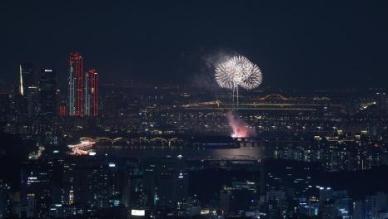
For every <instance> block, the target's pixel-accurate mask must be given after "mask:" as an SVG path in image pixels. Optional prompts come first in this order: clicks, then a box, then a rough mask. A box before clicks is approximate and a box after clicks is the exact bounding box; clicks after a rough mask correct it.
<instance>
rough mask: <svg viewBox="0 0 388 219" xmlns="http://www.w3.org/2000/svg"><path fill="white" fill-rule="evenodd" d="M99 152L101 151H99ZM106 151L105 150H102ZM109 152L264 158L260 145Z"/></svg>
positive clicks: (136, 155)
mask: <svg viewBox="0 0 388 219" xmlns="http://www.w3.org/2000/svg"><path fill="white" fill-rule="evenodd" d="M97 153H99V152H98V151H97ZM100 153H104V152H100ZM107 153H108V154H111V155H114V156H119V157H134V158H147V157H167V156H171V157H177V156H178V155H182V156H183V157H184V158H185V159H199V160H201V159H214V160H260V159H262V158H263V153H262V149H261V148H259V147H241V148H223V149H199V150H198V149H169V148H165V149H160V148H157V149H151V148H150V149H128V150H125V151H124V150H110V151H109V152H107Z"/></svg>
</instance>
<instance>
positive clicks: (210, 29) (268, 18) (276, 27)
mask: <svg viewBox="0 0 388 219" xmlns="http://www.w3.org/2000/svg"><path fill="white" fill-rule="evenodd" d="M97 2H98V3H97ZM0 27H1V31H0V45H1V46H0V60H1V62H0V63H1V67H0V80H1V81H0V82H1V83H2V84H6V83H8V82H14V81H15V80H16V79H15V78H16V74H17V71H18V64H19V63H22V62H31V63H34V64H35V65H36V66H37V67H40V66H42V65H50V66H53V67H55V68H56V69H57V71H58V74H59V75H60V77H63V78H65V77H66V76H67V59H68V54H69V52H70V51H75V50H76V51H80V52H81V53H82V55H83V56H84V58H85V61H86V66H87V67H95V68H97V70H98V71H99V72H100V75H101V77H102V80H103V81H105V82H108V81H109V82H114V81H117V80H140V81H150V82H155V83H156V82H160V81H161V82H176V83H189V84H190V83H194V82H193V81H194V80H197V78H199V77H197V76H198V75H201V74H209V71H210V70H209V69H208V68H206V64H205V62H206V61H205V60H206V59H207V57H209V56H216V55H219V54H224V53H239V54H242V55H245V56H247V57H248V58H249V59H251V60H252V61H254V62H255V63H256V64H258V65H259V66H260V67H261V68H262V71H263V73H264V85H265V86H270V87H279V88H340V87H347V88H351V87H355V88H357V87H387V84H388V83H387V82H388V70H387V69H388V1H383V0H381V1H315V0H314V1H312V0H309V1H265V2H264V1H248V0H245V1H243V0H240V1H237V0H235V1H225V0H224V1H210V0H206V1H205V0H204V1H199V0H196V1H186V0H179V1H162V0H159V1H136V2H135V1H129V0H124V1H114V3H113V1H80V0H78V1H75V0H74V1H70V0H66V1H27V0H26V1H4V0H2V1H1V3H0ZM197 83H198V82H197Z"/></svg>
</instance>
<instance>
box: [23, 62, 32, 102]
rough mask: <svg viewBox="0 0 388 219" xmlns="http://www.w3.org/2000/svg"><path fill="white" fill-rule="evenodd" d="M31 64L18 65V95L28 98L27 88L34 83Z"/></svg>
mask: <svg viewBox="0 0 388 219" xmlns="http://www.w3.org/2000/svg"><path fill="white" fill-rule="evenodd" d="M33 69H34V68H33V66H32V65H31V64H21V65H19V94H20V95H21V96H28V88H29V87H31V86H33V83H34V70H33Z"/></svg>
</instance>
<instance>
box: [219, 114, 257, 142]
mask: <svg viewBox="0 0 388 219" xmlns="http://www.w3.org/2000/svg"><path fill="white" fill-rule="evenodd" d="M226 117H227V119H228V123H229V126H230V128H231V129H232V134H231V137H232V138H249V137H254V136H256V131H255V129H254V128H251V127H249V126H248V124H247V123H246V122H244V121H243V120H241V119H240V118H239V117H238V115H236V114H234V113H233V112H228V113H227V114H226Z"/></svg>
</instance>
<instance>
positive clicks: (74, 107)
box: [69, 52, 84, 117]
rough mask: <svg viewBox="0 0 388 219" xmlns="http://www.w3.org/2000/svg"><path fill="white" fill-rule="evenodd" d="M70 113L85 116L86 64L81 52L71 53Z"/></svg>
mask: <svg viewBox="0 0 388 219" xmlns="http://www.w3.org/2000/svg"><path fill="white" fill-rule="evenodd" d="M69 64H70V72H69V115H70V116H81V117H82V116H84V73H83V72H84V66H83V65H84V64H83V58H82V56H81V54H80V53H78V52H72V53H70V59H69Z"/></svg>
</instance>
